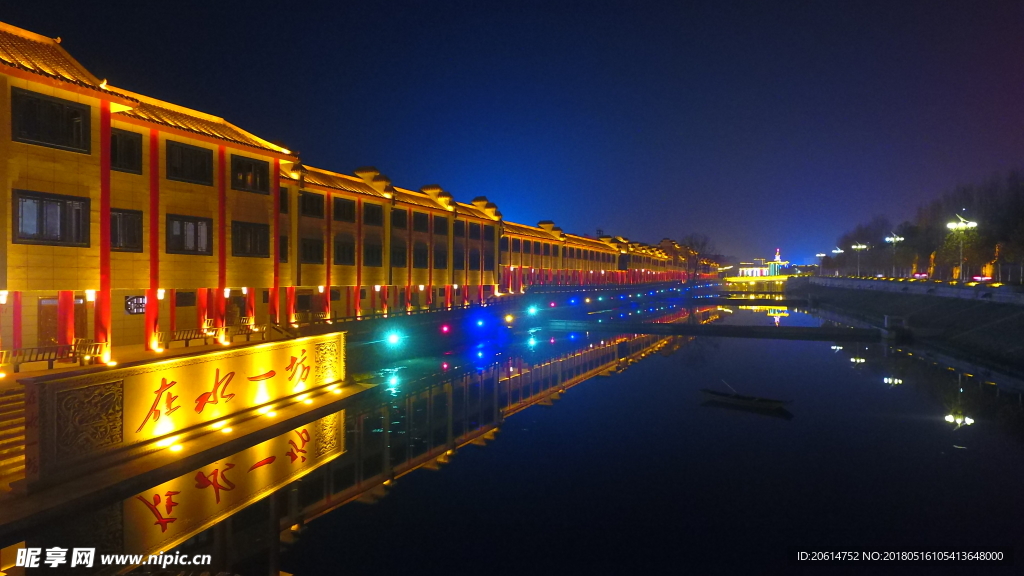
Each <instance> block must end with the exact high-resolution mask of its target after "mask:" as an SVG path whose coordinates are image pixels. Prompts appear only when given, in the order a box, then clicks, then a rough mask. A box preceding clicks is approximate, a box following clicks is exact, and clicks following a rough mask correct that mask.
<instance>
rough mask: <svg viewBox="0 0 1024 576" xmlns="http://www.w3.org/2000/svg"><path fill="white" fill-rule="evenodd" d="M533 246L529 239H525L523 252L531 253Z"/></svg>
mask: <svg viewBox="0 0 1024 576" xmlns="http://www.w3.org/2000/svg"><path fill="white" fill-rule="evenodd" d="M531 246H533V244H531V243H530V241H529V240H523V254H529V253H530V249H531Z"/></svg>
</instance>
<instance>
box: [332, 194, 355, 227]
mask: <svg viewBox="0 0 1024 576" xmlns="http://www.w3.org/2000/svg"><path fill="white" fill-rule="evenodd" d="M334 221H335V222H355V221H356V201H355V200H352V199H351V198H335V199H334Z"/></svg>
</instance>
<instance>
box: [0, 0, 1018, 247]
mask: <svg viewBox="0 0 1024 576" xmlns="http://www.w3.org/2000/svg"><path fill="white" fill-rule="evenodd" d="M775 4H776V3H771V2H739V3H728V2H718V1H716V2H701V3H687V2H660V3H645V2H635V1H634V2H601V1H593V0H591V1H586V2H555V1H551V0H547V1H540V2H530V1H518V2H507V3H499V2H494V1H485V2H481V1H475V2H442V1H432V2H355V1H346V2H337V3H333V2H332V3H325V4H324V5H322V6H314V5H311V4H307V3H299V2H295V3H282V2H275V3H265V4H264V3H258V2H244V3H243V2H239V3H237V7H235V8H232V7H230V6H229V3H227V2H213V1H205V2H197V3H191V2H174V3H163V2H152V3H146V2H130V3H129V2H125V3H121V2H108V3H103V4H99V3H86V2H77V3H71V2H64V3H54V2H49V1H46V0H35V1H33V2H22V3H19V4H17V5H14V4H8V5H5V6H4V10H3V12H2V13H0V19H2V20H4V21H6V22H9V23H11V24H15V25H17V26H22V27H25V28H28V29H30V30H33V31H35V32H39V33H42V34H46V35H50V36H62V37H63V39H64V46H65V47H66V48H67V49H68V50H69V51H70V52H71V53H72V54H73V55H75V56H76V57H77V58H78V59H79V60H80V61H82V63H83V64H85V65H86V66H87V67H89V68H90V69H91V70H92V71H93V72H94V73H96V74H97V75H98V76H100V77H106V78H108V79H109V81H110V82H111V84H113V85H115V86H120V87H123V88H126V89H129V90H135V91H138V92H142V93H145V94H149V95H152V96H154V97H157V98H162V99H165V100H169V101H172V102H175V103H178V104H181V105H184V106H189V107H192V108H196V109H199V110H203V111H205V112H209V113H211V114H218V115H221V116H224V117H225V118H227V119H228V120H230V121H232V122H234V123H236V124H238V125H240V126H242V127H244V128H246V129H248V130H250V131H252V132H254V133H256V134H258V135H260V136H263V137H265V138H268V139H275V140H282V141H284V142H285V143H286V144H287V145H289V146H290V147H291V148H292V149H293V150H299V151H300V152H301V154H302V157H303V159H304V161H305V162H306V163H308V164H311V165H316V166H320V167H324V168H329V169H334V170H338V171H342V172H346V173H351V172H352V170H353V169H355V168H356V167H358V166H363V165H373V166H376V167H377V168H379V169H380V170H381V171H382V172H383V173H385V174H387V175H388V176H389V177H391V179H392V181H393V182H394V183H395V184H396V185H399V186H403V187H407V188H419V187H420V186H422V185H425V184H432V183H437V184H440V185H441V186H443V187H444V188H445V189H447V190H449V191H450V192H452V193H453V194H455V196H456V197H457V198H459V199H460V200H469V199H470V198H472V197H474V196H478V195H485V196H487V197H488V198H490V199H491V200H492V201H493V202H495V203H496V204H497V205H498V206H499V208H500V209H501V211H502V212H503V213H504V215H505V217H506V218H507V219H510V220H514V221H518V222H523V223H528V224H535V223H536V222H537V221H538V220H542V219H552V220H554V221H555V222H556V223H557V224H559V225H560V226H562V227H563V228H564V229H566V230H567V231H571V232H577V233H588V234H594V233H595V230H596V229H597V228H602V229H603V230H604V231H605V232H607V233H613V234H621V235H625V236H628V237H630V238H635V239H638V240H644V241H649V242H657V241H658V240H660V239H661V238H662V237H665V236H671V237H674V238H679V237H682V236H683V235H684V234H686V233H689V232H693V231H696V232H703V233H706V234H708V235H710V236H711V237H712V238H713V239H714V240H715V242H716V243H717V245H718V247H719V250H720V251H721V252H724V253H726V254H729V255H734V256H736V257H739V258H743V259H749V258H753V257H756V256H762V255H763V256H767V255H769V254H770V253H771V252H773V251H774V248H775V247H781V248H782V250H783V255H784V256H787V257H789V258H790V259H792V260H793V261H796V262H802V261H804V260H806V259H807V257H808V256H813V254H814V253H815V252H817V251H819V250H827V249H831V248H832V247H833V246H834V243H835V238H836V237H837V236H838V235H839V234H840V233H841V232H842V231H844V230H845V229H847V228H849V227H851V226H852V225H854V224H856V223H857V222H858V221H862V220H866V219H868V218H870V217H871V216H872V215H874V214H884V215H887V216H889V217H890V218H891V219H893V220H900V219H903V218H908V217H911V216H912V215H913V212H914V209H915V208H916V206H917V205H918V204H919V203H920V202H921V201H922V200H925V199H929V198H930V197H932V196H935V195H937V194H939V193H940V192H942V191H944V190H947V189H949V188H951V187H953V186H955V185H957V184H959V183H969V182H977V181H981V180H984V179H986V178H988V177H990V176H992V175H993V174H994V173H997V172H1003V171H1006V170H1009V169H1012V168H1018V167H1024V162H1022V160H1021V159H1022V157H1024V64H1022V63H1024V32H1022V31H1024V4H1021V3H1019V2H1009V1H1007V2H988V1H986V2H935V1H923V2H910V1H899V2H891V1H890V2H821V1H815V2H786V3H784V4H785V5H784V6H777V5H775ZM779 4H782V3H779ZM810 259H811V260H813V258H810Z"/></svg>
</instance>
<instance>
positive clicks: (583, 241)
mask: <svg viewBox="0 0 1024 576" xmlns="http://www.w3.org/2000/svg"><path fill="white" fill-rule="evenodd" d="M565 236H566V239H567V240H568V241H569V242H571V243H573V244H578V245H580V246H586V247H588V248H592V249H594V250H606V251H608V252H614V251H615V249H614V248H612V247H611V246H609V245H608V244H606V243H604V242H602V241H600V240H598V239H597V238H587V237H585V236H578V235H576V234H566V235H565Z"/></svg>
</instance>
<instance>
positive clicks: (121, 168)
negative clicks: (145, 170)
mask: <svg viewBox="0 0 1024 576" xmlns="http://www.w3.org/2000/svg"><path fill="white" fill-rule="evenodd" d="M132 152H134V154H132ZM128 156H131V160H130V161H125V159H126V158H127V157H128ZM110 169H111V170H114V171H117V172H127V173H129V174H142V134H139V133H138V132H132V131H131V130H121V129H120V128H111V129H110Z"/></svg>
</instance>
